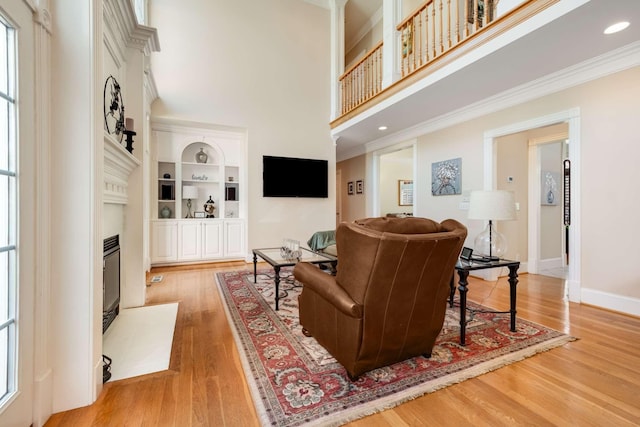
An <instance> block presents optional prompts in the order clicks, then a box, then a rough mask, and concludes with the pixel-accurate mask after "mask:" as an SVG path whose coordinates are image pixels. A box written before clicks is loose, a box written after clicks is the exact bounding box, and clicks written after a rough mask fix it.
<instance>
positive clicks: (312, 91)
mask: <svg viewBox="0 0 640 427" xmlns="http://www.w3.org/2000/svg"><path fill="white" fill-rule="evenodd" d="M150 25H152V26H153V27H156V28H158V33H159V34H160V43H161V47H162V51H161V52H159V53H155V54H152V66H153V72H154V75H155V78H156V83H157V87H158V92H159V94H160V97H159V99H158V100H156V101H155V103H154V105H153V108H152V113H153V115H154V116H155V117H172V118H176V119H182V120H191V121H197V122H203V123H210V124H214V125H223V126H225V125H226V126H233V127H237V128H244V129H246V130H247V140H248V179H249V188H248V192H249V194H248V198H249V206H248V212H249V214H248V226H249V230H248V231H249V234H248V236H249V239H248V243H249V249H251V248H254V247H260V246H271V245H274V244H278V243H279V242H281V241H282V239H283V238H284V237H290V238H295V239H298V240H300V241H306V240H307V239H308V238H309V237H310V236H311V235H312V234H313V232H315V231H317V230H328V229H333V228H334V227H335V220H334V216H335V206H334V205H335V184H334V182H335V148H334V146H333V142H332V141H331V138H330V137H329V125H328V122H329V118H330V86H329V83H330V82H329V71H330V69H329V65H330V64H329V58H330V46H329V41H330V39H331V37H330V32H329V30H330V28H329V25H330V22H329V11H328V10H326V9H323V8H319V7H316V6H313V5H310V4H307V3H304V2H301V1H299V0H273V1H269V2H264V1H250V0H234V1H232V2H231V1H224V2H211V1H207V2H204V1H198V0H186V1H183V2H181V3H180V7H175V2H174V1H173V0H154V2H152V4H151V9H150ZM263 155H275V156H288V157H309V158H316V159H326V160H328V161H329V165H330V167H329V177H330V178H329V181H330V182H329V198H328V199H282V198H263V197H262V156H263ZM292 179H296V177H292Z"/></svg>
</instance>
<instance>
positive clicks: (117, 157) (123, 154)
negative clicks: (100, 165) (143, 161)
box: [103, 133, 140, 205]
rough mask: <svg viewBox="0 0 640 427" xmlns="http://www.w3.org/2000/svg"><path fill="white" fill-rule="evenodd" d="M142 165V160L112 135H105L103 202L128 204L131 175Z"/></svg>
mask: <svg viewBox="0 0 640 427" xmlns="http://www.w3.org/2000/svg"><path fill="white" fill-rule="evenodd" d="M138 166H140V160H138V159H136V158H135V157H134V156H133V155H132V154H131V153H129V152H128V151H127V150H126V149H125V148H124V147H123V146H122V144H120V143H119V142H118V141H116V140H115V139H114V138H113V137H112V136H110V135H108V134H107V133H105V135H104V187H103V202H104V203H114V204H120V205H126V204H127V200H128V195H127V187H128V185H129V175H130V174H131V172H133V170H134V169H135V168H137V167H138Z"/></svg>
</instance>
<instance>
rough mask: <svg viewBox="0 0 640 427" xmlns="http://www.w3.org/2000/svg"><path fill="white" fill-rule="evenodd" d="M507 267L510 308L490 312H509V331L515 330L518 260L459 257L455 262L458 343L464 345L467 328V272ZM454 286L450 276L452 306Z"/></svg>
mask: <svg viewBox="0 0 640 427" xmlns="http://www.w3.org/2000/svg"><path fill="white" fill-rule="evenodd" d="M499 267H507V268H508V269H509V287H510V294H509V295H510V298H509V300H510V308H509V311H491V313H510V314H511V332H515V331H516V290H517V285H518V268H520V261H511V260H508V259H500V260H497V261H489V262H484V261H473V260H471V261H466V260H462V259H459V260H458V262H457V263H456V267H455V269H456V271H457V272H458V278H459V280H458V290H459V291H460V345H466V343H465V337H466V329H467V285H468V284H469V283H468V282H467V278H468V277H469V273H470V272H471V271H474V270H486V269H489V268H499ZM455 291H456V288H455V285H454V283H453V277H452V278H451V294H450V295H449V305H450V306H451V307H453V295H454V294H455Z"/></svg>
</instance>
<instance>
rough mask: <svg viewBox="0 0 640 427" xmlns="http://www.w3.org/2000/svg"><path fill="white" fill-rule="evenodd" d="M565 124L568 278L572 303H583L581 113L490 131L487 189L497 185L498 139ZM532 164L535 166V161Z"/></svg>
mask: <svg viewBox="0 0 640 427" xmlns="http://www.w3.org/2000/svg"><path fill="white" fill-rule="evenodd" d="M562 122H566V123H568V125H569V160H571V199H572V200H571V205H572V209H571V227H570V228H569V248H570V249H569V253H570V254H571V262H570V263H569V269H568V274H567V292H568V298H569V301H572V302H580V300H581V297H580V292H581V281H580V280H581V278H580V261H581V246H580V220H581V212H580V204H581V200H580V197H581V193H580V185H581V180H580V109H579V108H572V109H570V110H565V111H560V112H557V113H553V114H549V115H546V116H541V117H537V118H533V119H530V120H525V121H522V122H518V123H513V124H510V125H507V126H504V127H501V128H496V129H490V130H488V131H486V132H485V133H484V189H485V190H490V189H493V188H495V186H496V183H497V180H496V176H495V174H496V166H497V164H496V163H497V161H496V142H495V139H496V138H498V137H501V136H505V135H510V134H513V133H518V132H523V131H526V130H529V129H535V128H539V127H543V126H549V125H552V124H556V123H562ZM529 161H530V162H531V158H530V160H529ZM530 166H531V164H530ZM529 197H532V195H531V194H530V195H529ZM530 200H531V199H530ZM536 200H538V199H536ZM532 204H534V203H529V205H530V206H531V205H532ZM528 261H529V260H528Z"/></svg>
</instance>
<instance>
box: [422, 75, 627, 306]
mask: <svg viewBox="0 0 640 427" xmlns="http://www.w3.org/2000/svg"><path fill="white" fill-rule="evenodd" d="M638 93H640V68H633V69H630V70H626V71H623V72H619V73H616V74H613V75H610V76H607V77H604V78H601V79H598V80H595V81H592V82H589V83H586V84H583V85H580V86H576V87H574V88H571V89H567V90H564V91H561V92H558V93H556V94H553V95H549V96H545V97H543V98H540V99H537V100H534V101H531V102H527V103H525V104H521V105H519V106H516V107H512V108H509V109H507V110H504V111H501V112H498V113H494V114H489V115H486V116H484V117H480V118H478V119H474V120H471V121H468V122H465V123H462V124H459V125H456V126H454V127H451V128H447V129H444V130H440V131H437V132H433V133H430V134H427V135H423V136H422V137H420V138H419V140H418V141H419V147H418V159H417V160H418V162H417V163H418V164H421V165H430V164H431V163H432V162H434V161H440V160H446V159H449V158H455V157H459V156H462V187H463V194H464V193H465V192H467V191H469V190H471V189H477V188H482V185H483V170H482V165H483V151H482V147H483V143H482V140H483V134H484V132H485V131H487V130H490V129H496V128H499V127H503V126H506V125H509V124H512V123H518V122H521V121H524V120H530V119H532V118H535V117H542V116H545V115H549V114H552V113H556V112H559V111H566V110H569V109H571V108H576V107H577V108H579V109H580V123H581V129H580V147H581V148H580V152H581V170H582V176H581V180H582V194H581V195H580V196H581V199H582V204H581V206H580V209H581V213H582V229H581V230H579V232H580V235H581V240H582V259H581V260H580V261H581V266H582V270H581V285H582V290H583V295H584V294H585V293H587V294H589V295H593V294H597V293H598V292H600V293H604V295H605V296H607V297H611V298H612V299H613V300H616V298H617V299H618V302H619V300H620V299H627V300H630V301H636V302H635V303H633V304H636V306H637V299H638V298H640V275H639V274H638V268H637V266H636V265H635V264H634V263H625V262H620V260H619V257H620V255H622V254H628V253H634V248H635V247H636V246H637V242H638V241H639V240H640V227H638V225H637V224H636V223H635V220H634V218H635V217H634V216H633V215H634V212H638V211H639V210H640V198H638V197H636V194H637V192H636V191H635V189H634V188H635V187H634V185H635V183H636V182H639V181H640V168H638V167H637V166H636V164H635V163H636V159H637V158H638V156H640V144H638V143H637V141H638V135H639V134H640V121H638V120H637V112H638V111H639V110H640V98H639V97H638V96H637V94H638ZM570 137H571V135H570ZM417 180H419V181H420V183H421V184H422V188H423V191H420V192H419V193H417V194H416V198H417V201H416V203H417V206H416V208H417V213H416V214H417V215H421V216H427V217H431V218H434V219H438V220H441V219H444V218H446V217H454V218H455V219H458V220H460V221H462V222H463V223H466V224H467V225H468V226H469V236H470V237H471V238H473V236H476V235H477V234H478V233H479V232H480V231H481V229H482V224H481V223H480V222H479V221H469V220H467V219H466V211H465V210H461V209H460V208H459V203H460V201H461V199H462V196H447V197H443V196H441V197H433V196H431V194H430V193H429V192H428V188H429V187H428V185H427V184H428V182H429V180H430V169H429V167H424V168H420V169H419V170H418V171H417ZM576 208H577V207H576ZM476 223H477V224H476ZM468 241H469V240H468ZM471 242H473V240H471ZM592 291H593V292H592ZM594 298H595V299H589V302H590V303H592V304H598V300H597V297H594ZM612 304H615V302H614V303H612ZM609 306H611V304H609ZM613 308H614V309H616V308H615V307H613ZM618 308H620V307H618ZM638 311H639V310H637V307H636V310H635V311H634V312H638Z"/></svg>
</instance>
